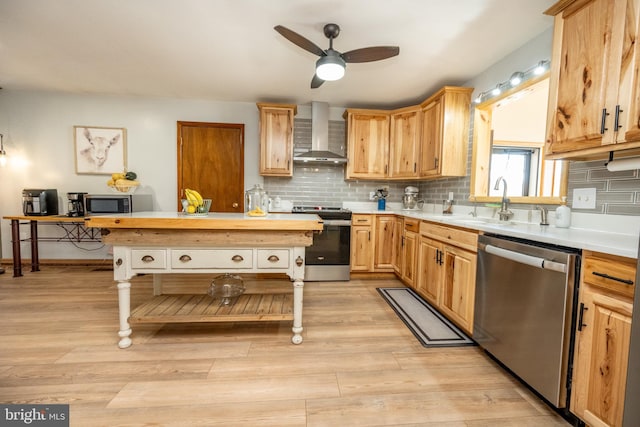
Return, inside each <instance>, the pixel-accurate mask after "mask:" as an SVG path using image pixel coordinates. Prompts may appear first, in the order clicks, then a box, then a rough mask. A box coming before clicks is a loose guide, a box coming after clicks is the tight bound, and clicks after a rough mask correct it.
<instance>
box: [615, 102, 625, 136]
mask: <svg viewBox="0 0 640 427" xmlns="http://www.w3.org/2000/svg"><path fill="white" fill-rule="evenodd" d="M623 111H624V110H621V109H620V105H616V114H615V116H614V119H613V131H614V132H618V129H620V128H621V127H622V125H621V124H620V113H622V112H623Z"/></svg>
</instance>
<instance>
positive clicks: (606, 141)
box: [545, 0, 640, 159]
mask: <svg viewBox="0 0 640 427" xmlns="http://www.w3.org/2000/svg"><path fill="white" fill-rule="evenodd" d="M545 13H546V14H548V15H554V16H555V25H554V35H553V53H552V60H551V65H552V68H551V82H550V89H549V109H548V116H547V140H546V146H545V148H546V155H547V158H553V159H561V158H568V159H589V158H603V157H606V155H607V154H608V152H610V151H619V150H625V149H632V148H638V147H640V88H639V87H638V86H639V85H640V82H639V81H638V78H639V77H638V74H639V68H640V64H639V62H640V61H639V57H640V46H639V45H638V43H636V40H637V38H638V35H639V28H638V22H639V20H640V0H575V1H568V0H562V1H559V2H558V3H556V4H555V5H554V6H552V7H551V8H550V9H549V10H547V11H546V12H545Z"/></svg>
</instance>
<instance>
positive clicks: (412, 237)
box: [402, 231, 418, 288]
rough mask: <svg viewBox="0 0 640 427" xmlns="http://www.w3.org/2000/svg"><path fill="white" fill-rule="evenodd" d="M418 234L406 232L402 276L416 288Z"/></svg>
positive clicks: (408, 283)
mask: <svg viewBox="0 0 640 427" xmlns="http://www.w3.org/2000/svg"><path fill="white" fill-rule="evenodd" d="M417 247H418V234H417V233H414V232H413V231H405V232H404V247H403V250H404V255H403V257H402V278H403V280H404V282H405V283H406V284H407V285H409V286H411V287H412V288H415V286H416V255H417Z"/></svg>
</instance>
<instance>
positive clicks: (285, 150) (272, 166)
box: [257, 103, 297, 176]
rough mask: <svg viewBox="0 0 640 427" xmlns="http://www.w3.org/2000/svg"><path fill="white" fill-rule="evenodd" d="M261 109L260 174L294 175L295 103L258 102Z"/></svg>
mask: <svg viewBox="0 0 640 427" xmlns="http://www.w3.org/2000/svg"><path fill="white" fill-rule="evenodd" d="M257 105H258V110H259V111H260V175H264V176H292V175H293V117H294V116H295V115H296V113H297V107H296V105H293V104H266V103H258V104H257Z"/></svg>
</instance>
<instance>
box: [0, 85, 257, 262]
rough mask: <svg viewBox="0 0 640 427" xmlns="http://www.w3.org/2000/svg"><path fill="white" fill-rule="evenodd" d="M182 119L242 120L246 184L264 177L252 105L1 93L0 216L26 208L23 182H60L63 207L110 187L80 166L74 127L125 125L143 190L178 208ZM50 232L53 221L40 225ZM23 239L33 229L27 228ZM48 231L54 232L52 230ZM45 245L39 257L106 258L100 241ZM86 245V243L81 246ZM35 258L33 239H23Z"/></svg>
mask: <svg viewBox="0 0 640 427" xmlns="http://www.w3.org/2000/svg"><path fill="white" fill-rule="evenodd" d="M177 121H199V122H223V123H244V125H245V128H244V132H245V187H246V188H249V187H251V186H253V184H255V183H259V182H260V183H261V182H262V177H261V176H260V175H259V174H258V165H259V150H258V110H257V107H256V105H255V104H253V103H228V102H225V103H221V102H212V101H200V100H181V99H161V98H158V99H155V98H123V97H112V96H96V95H67V94H60V93H43V92H26V91H8V90H2V91H0V133H2V134H3V135H4V146H5V150H6V152H7V154H8V156H10V157H9V163H8V164H7V165H6V166H5V167H3V168H0V183H1V184H0V216H3V217H4V216H7V215H20V214H22V205H21V203H22V198H21V196H22V189H23V188H55V189H57V190H58V197H59V201H60V203H59V205H60V206H59V208H60V212H61V213H66V211H67V207H66V200H67V199H66V193H67V192H76V191H83V192H88V193H94V194H104V193H109V192H110V191H111V190H110V189H109V188H108V187H107V186H106V181H107V179H108V176H107V175H78V174H76V172H75V163H74V141H73V126H76V125H81V126H82V125H89V126H105V127H124V128H126V129H127V166H128V169H129V170H132V171H135V172H136V173H138V177H139V180H140V182H141V187H140V188H139V189H138V192H140V193H150V194H153V199H154V209H155V210H175V209H176V204H177V200H176V194H177V155H176V150H177V141H176V132H177V126H176V122H177ZM41 229H42V231H41V234H42V233H45V234H46V233H47V232H49V231H48V227H47V228H45V227H41ZM21 230H22V231H23V237H26V235H27V234H26V233H27V232H28V227H27V226H22V228H21ZM50 233H52V234H53V233H54V231H53V230H51V231H50ZM0 239H1V241H2V252H1V257H2V258H5V259H6V258H11V256H12V255H11V254H12V251H11V231H10V221H8V220H2V226H1V228H0ZM78 246H80V248H78V247H76V246H75V245H73V244H70V243H64V244H53V243H42V244H40V258H42V259H78V258H80V259H84V258H86V259H89V258H98V259H101V258H104V257H106V256H107V255H106V253H107V248H102V249H99V250H92V249H95V248H96V245H95V244H79V245H78ZM81 248H84V249H81ZM21 250H22V257H23V258H30V257H31V255H30V250H29V245H28V244H26V243H23V244H22V245H21Z"/></svg>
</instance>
